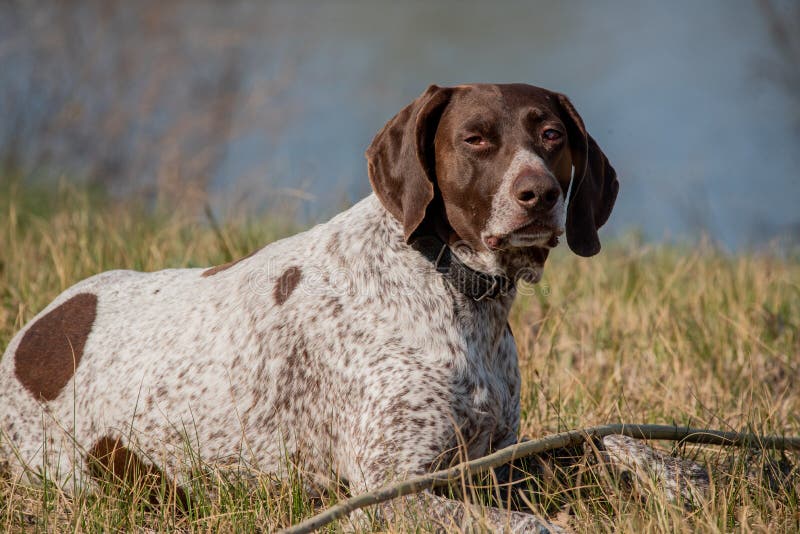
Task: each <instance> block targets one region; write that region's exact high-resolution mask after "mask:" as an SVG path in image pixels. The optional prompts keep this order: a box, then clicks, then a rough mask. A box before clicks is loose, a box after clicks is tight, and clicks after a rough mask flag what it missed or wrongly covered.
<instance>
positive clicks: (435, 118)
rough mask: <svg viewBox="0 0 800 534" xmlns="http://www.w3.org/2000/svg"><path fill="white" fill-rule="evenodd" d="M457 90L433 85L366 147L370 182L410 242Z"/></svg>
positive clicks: (430, 194)
mask: <svg viewBox="0 0 800 534" xmlns="http://www.w3.org/2000/svg"><path fill="white" fill-rule="evenodd" d="M452 93H453V90H452V89H451V88H441V87H437V86H435V85H431V86H430V87H428V89H427V90H426V91H425V92H424V93H423V94H422V95H421V96H420V97H419V98H417V99H416V100H414V101H413V102H412V103H411V104H409V105H408V106H406V107H405V108H403V110H402V111H400V113H398V114H397V115H395V116H394V117H393V118H392V119H391V120H390V121H389V122H387V123H386V126H384V127H383V128H382V129H381V131H380V132H378V135H376V136H375V139H373V141H372V144H371V145H370V146H369V148H368V149H367V153H366V156H367V166H368V169H369V181H370V183H371V184H372V189H373V190H374V191H375V194H376V195H377V196H378V199H379V200H380V201H381V204H383V206H384V207H385V208H386V209H387V210H388V211H389V213H391V214H392V215H393V216H394V217H395V218H396V219H397V220H398V221H400V222H401V223H402V225H403V233H404V234H405V239H406V242H408V241H409V240H410V239H411V236H412V234H413V233H414V231H415V230H416V229H417V227H419V225H420V224H421V223H422V220H423V219H424V218H425V210H426V209H427V208H428V204H430V202H431V200H433V196H434V187H433V184H434V182H435V180H436V171H435V169H436V164H435V161H434V147H433V140H434V137H435V136H436V128H437V127H438V126H439V119H440V118H441V116H442V112H444V109H445V107H447V104H448V102H449V101H450V96H451V95H452Z"/></svg>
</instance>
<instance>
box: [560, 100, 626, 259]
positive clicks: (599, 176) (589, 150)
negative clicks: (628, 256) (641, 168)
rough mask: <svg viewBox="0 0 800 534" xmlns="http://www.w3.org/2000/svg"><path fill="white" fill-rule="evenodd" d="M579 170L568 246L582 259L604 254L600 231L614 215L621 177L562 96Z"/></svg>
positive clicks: (574, 179)
mask: <svg viewBox="0 0 800 534" xmlns="http://www.w3.org/2000/svg"><path fill="white" fill-rule="evenodd" d="M558 103H559V104H560V106H561V110H562V118H563V119H564V122H565V125H566V127H567V138H568V139H569V145H570V150H571V151H572V164H573V166H574V168H575V170H574V173H573V177H572V187H571V189H570V194H569V206H568V207H567V243H568V244H569V248H571V249H572V251H573V252H575V254H578V255H579V256H586V257H588V256H594V255H595V254H597V253H598V252H600V239H599V238H598V237H597V230H598V229H599V228H600V227H601V226H603V225H604V224H605V222H606V221H607V220H608V217H609V215H611V209H612V208H613V207H614V201H615V200H616V198H617V191H618V190H619V182H617V173H616V171H614V168H613V167H612V166H611V164H610V163H609V162H608V158H606V155H605V154H603V151H602V150H600V147H599V146H597V143H596V142H595V140H594V139H592V136H591V135H589V134H588V133H586V128H585V127H584V125H583V120H582V119H581V116H580V115H578V112H577V111H575V108H574V107H573V105H572V102H570V101H569V99H568V98H567V97H566V96H564V95H561V94H560V95H558Z"/></svg>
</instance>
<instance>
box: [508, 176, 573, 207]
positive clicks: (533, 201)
mask: <svg viewBox="0 0 800 534" xmlns="http://www.w3.org/2000/svg"><path fill="white" fill-rule="evenodd" d="M511 192H512V194H513V195H514V198H515V199H516V201H517V203H518V204H519V205H520V206H522V207H523V208H525V209H527V210H535V211H550V210H551V209H553V206H555V205H556V202H558V197H559V195H560V194H561V192H560V191H559V189H558V187H557V186H556V184H554V183H553V180H552V179H551V178H550V177H548V176H536V175H531V174H527V173H526V174H521V175H520V176H518V177H517V179H516V180H514V184H513V185H512V190H511Z"/></svg>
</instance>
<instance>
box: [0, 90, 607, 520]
mask: <svg viewBox="0 0 800 534" xmlns="http://www.w3.org/2000/svg"><path fill="white" fill-rule="evenodd" d="M366 157H367V161H368V174H369V179H370V183H371V185H372V189H373V193H372V194H371V195H369V196H368V197H366V198H365V199H363V200H361V201H360V202H358V203H357V204H355V205H354V206H353V207H351V208H350V209H348V210H346V211H344V212H342V213H340V214H339V215H337V216H335V217H334V218H333V219H331V220H330V221H329V222H326V223H324V224H320V225H318V226H315V227H313V228H311V229H310V230H308V231H305V232H303V233H300V234H297V235H294V236H292V237H289V238H286V239H282V240H280V241H277V242H274V243H272V244H270V245H268V246H266V247H264V248H263V249H261V250H259V251H257V252H255V253H253V254H251V255H250V256H248V257H246V258H243V259H241V260H238V261H235V262H231V263H228V264H225V265H221V266H217V267H213V268H209V269H197V268H193V269H167V270H163V271H158V272H153V273H140V272H133V271H125V270H117V271H109V272H104V273H101V274H98V275H96V276H93V277H91V278H89V279H87V280H84V281H82V282H79V283H78V284H76V285H74V286H72V287H70V288H69V289H67V290H66V291H64V292H63V293H62V294H61V295H60V296H58V297H57V298H56V299H55V300H54V301H53V302H52V303H51V304H50V305H49V306H47V307H46V308H45V309H44V310H43V311H42V312H41V313H39V314H38V315H36V316H35V317H34V318H33V320H31V321H30V322H29V323H28V324H27V325H26V326H25V327H24V328H23V329H22V330H21V331H20V332H19V333H18V334H17V335H16V336H15V337H14V338H13V339H12V341H11V343H10V345H9V346H8V348H7V350H6V352H5V355H4V356H3V359H2V361H0V429H2V431H3V434H4V436H5V439H4V440H2V441H0V447H2V448H0V457H1V458H5V459H6V461H7V462H9V464H10V469H11V471H12V473H13V474H15V475H17V476H28V477H29V478H30V479H32V480H34V479H36V473H38V472H41V471H42V470H46V471H47V472H48V474H49V476H50V477H51V478H52V479H53V480H55V481H56V482H57V483H60V484H62V485H64V484H66V482H67V481H68V480H69V481H73V482H74V481H87V480H91V478H92V477H97V476H99V475H100V474H101V473H102V472H103V471H104V470H105V471H110V472H111V473H112V474H114V475H115V476H117V477H119V478H124V477H126V476H128V475H129V474H130V470H131V466H134V467H135V469H136V470H138V471H140V472H145V473H150V474H152V475H154V476H155V477H157V479H159V480H168V481H170V482H169V484H170V485H174V486H176V487H178V488H180V487H181V485H182V483H183V482H185V477H186V474H185V473H186V465H187V464H186V461H187V460H186V458H185V456H186V455H185V454H184V451H185V449H186V445H187V442H188V444H189V445H191V447H192V448H193V449H194V450H195V452H196V453H197V454H198V455H199V456H200V457H201V458H202V459H203V460H204V461H207V462H210V463H219V464H225V463H229V462H233V463H237V464H245V465H247V466H250V467H253V468H255V469H259V470H262V471H269V472H276V473H280V472H281V470H282V469H285V461H286V458H287V455H289V456H291V457H292V458H293V459H295V460H296V461H298V462H301V463H302V465H303V466H304V469H305V470H307V471H308V473H309V476H310V477H311V478H312V480H314V481H315V483H318V484H320V485H323V486H324V485H327V484H330V483H332V481H333V480H344V481H346V482H347V484H348V485H349V487H350V491H351V492H352V493H359V492H362V491H366V490H368V489H371V488H375V487H377V486H380V485H383V484H385V483H386V482H388V481H390V480H393V479H397V478H403V477H407V476H410V475H414V474H420V473H423V472H426V471H428V470H430V469H434V468H435V467H436V466H438V465H444V464H447V463H448V462H450V461H451V460H452V459H453V458H454V455H457V454H461V455H466V456H467V457H469V458H476V457H479V456H482V455H484V454H487V453H488V452H490V451H491V450H494V449H497V448H501V447H504V446H507V445H509V444H513V443H516V442H517V441H518V439H519V436H518V427H519V421H520V374H519V368H518V362H517V350H516V346H515V344H514V337H513V335H512V332H511V330H510V327H509V326H508V314H509V310H510V308H511V305H512V302H513V301H514V297H515V294H516V291H517V289H516V283H517V282H518V281H519V280H524V281H526V282H528V283H536V282H538V281H539V279H540V278H541V276H542V269H543V267H544V264H545V261H546V259H547V256H548V253H549V251H550V250H551V249H552V248H553V247H555V246H556V245H557V244H558V242H559V239H560V238H561V237H562V236H563V235H565V236H566V240H567V243H568V245H569V248H570V249H571V250H572V251H574V252H575V253H576V254H578V255H580V256H592V255H594V254H597V253H598V251H599V250H600V241H599V238H598V233H597V232H598V229H599V228H600V227H601V226H603V224H604V223H605V222H606V221H607V219H608V218H609V215H610V214H611V211H612V208H613V206H614V203H615V199H616V196H617V191H618V187H619V186H618V181H617V177H616V172H615V171H614V169H613V167H612V166H611V164H610V163H609V161H608V159H607V158H606V156H605V155H604V153H603V151H602V150H601V149H600V147H599V146H598V144H597V143H596V142H595V140H594V139H593V138H592V137H591V136H590V135H589V134H588V133H587V131H586V128H585V126H584V124H583V121H582V119H581V117H580V115H579V114H578V113H577V111H576V110H575V108H574V107H573V105H572V104H571V102H570V101H569V99H568V98H567V97H566V96H564V95H562V94H559V93H556V92H551V91H549V90H546V89H542V88H538V87H533V86H530V85H524V84H509V85H489V84H474V85H462V86H457V87H438V86H435V85H433V86H431V87H429V88H428V89H427V90H426V91H425V92H424V93H423V94H422V95H421V96H419V97H418V98H417V99H416V100H414V101H413V102H412V103H411V104H409V105H408V106H406V107H405V108H404V109H402V110H401V111H400V112H399V113H398V114H397V115H396V116H394V117H393V118H392V119H391V120H390V121H389V122H388V123H387V124H386V125H385V126H384V127H383V129H382V130H381V131H380V132H379V133H378V134H377V135H376V137H375V138H374V140H373V141H372V144H371V145H370V146H369V148H368V150H367V152H366ZM567 197H569V198H567ZM459 451H460V452H459ZM87 475H88V476H87ZM73 482H71V483H73ZM84 483H85V482H84ZM181 491H183V490H181ZM182 495H183V494H182ZM421 498H424V499H427V501H426V502H427V503H428V505H427V508H428V509H429V511H430V514H431V515H432V517H434V519H435V518H436V517H437V514H439V515H440V516H441V517H442V518H443V517H444V516H445V515H446V514H450V515H453V516H455V517H464V514H465V511H464V506H465V505H464V504H463V503H461V502H459V501H455V500H449V499H446V498H444V497H440V496H435V495H425V496H424V497H421ZM387 513H388V512H387ZM487 518H488V520H489V521H490V522H494V524H495V525H506V526H507V527H508V528H509V529H510V530H513V531H525V530H527V529H548V528H552V529H554V530H555V528H554V527H552V525H548V524H547V523H546V522H545V521H544V520H541V519H539V518H536V517H534V516H533V515H530V514H525V513H519V512H507V511H504V510H501V509H489V510H488V512H487ZM498 528H499V527H498Z"/></svg>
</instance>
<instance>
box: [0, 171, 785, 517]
mask: <svg viewBox="0 0 800 534" xmlns="http://www.w3.org/2000/svg"><path fill="white" fill-rule="evenodd" d="M100 200H102V197H101V196H100V195H93V194H89V193H86V192H82V191H75V190H72V189H70V188H69V187H66V186H61V187H60V188H59V189H58V190H57V191H39V192H37V191H35V190H31V189H25V190H21V189H14V188H13V187H6V188H4V189H2V190H0V303H1V304H0V347H5V345H6V344H7V342H8V341H9V340H10V338H11V336H12V335H13V333H14V332H15V331H16V330H17V329H19V328H20V327H21V326H22V325H23V324H24V323H25V322H26V321H27V320H29V319H30V318H31V317H32V316H33V315H34V314H35V313H36V312H37V311H38V310H40V309H41V308H42V307H44V306H45V305H46V304H47V303H48V302H49V301H50V300H51V299H52V298H53V297H55V296H56V295H57V294H58V293H59V292H60V291H62V290H63V289H65V288H66V287H68V286H70V285H71V284H73V283H74V282H76V281H78V280H80V279H82V278H84V277H87V276H89V275H91V274H94V273H97V272H99V271H103V270H106V269H111V268H120V267H124V268H132V269H139V270H156V269H160V268H164V267H179V266H199V265H210V264H215V263H220V262H223V261H226V260H227V259H229V258H228V257H227V255H228V254H232V255H234V256H238V255H244V254H246V253H248V252H250V251H251V250H253V249H255V248H257V247H258V246H260V245H262V244H263V243H265V242H268V241H270V240H273V239H275V238H277V237H279V236H281V235H285V234H287V233H291V232H292V231H293V228H292V225H290V224H284V223H282V222H279V221H277V220H276V219H275V218H272V219H263V220H260V221H253V220H250V221H247V220H245V219H242V220H233V221H229V222H228V223H227V224H226V225H225V226H224V227H223V228H222V229H221V233H217V232H215V231H214V230H213V229H212V228H210V227H209V225H207V224H205V222H204V221H198V220H197V219H195V218H194V217H190V216H183V215H181V214H180V213H171V214H168V215H166V214H152V213H146V212H145V211H143V210H141V209H139V208H137V207H135V206H134V207H132V206H126V205H121V204H114V203H108V202H100ZM530 289H531V291H529V292H528V293H530V294H528V295H525V296H523V297H522V298H520V299H519V302H518V303H517V305H516V306H515V308H514V310H513V316H512V320H511V325H512V328H513V330H514V332H515V335H516V338H517V342H518V345H519V348H520V358H521V368H522V374H523V378H524V386H523V392H522V406H523V413H522V431H523V433H524V434H527V435H530V436H540V435H543V434H547V433H552V432H555V431H558V430H563V429H567V428H577V427H583V426H589V425H595V424H601V423H606V422H619V421H626V422H662V423H663V422H666V423H670V422H676V423H679V424H691V425H692V426H707V427H713V428H720V429H726V430H729V429H733V430H742V429H746V430H753V431H756V432H761V433H776V434H786V435H797V434H800V420H798V414H800V388H798V377H799V376H800V375H798V366H800V359H799V358H798V357H799V356H800V255H798V253H797V251H791V252H787V251H781V250H772V251H768V252H761V253H758V254H748V253H743V254H738V255H727V254H724V253H721V252H720V251H718V250H716V249H715V248H714V247H713V246H711V245H709V244H701V245H698V246H695V247H685V248H683V247H678V246H668V245H647V244H642V243H639V242H637V241H636V240H635V239H632V238H631V239H627V240H623V241H620V242H617V243H612V244H608V245H606V247H605V248H604V251H603V253H602V254H601V255H600V256H599V257H596V258H593V259H589V260H584V259H579V258H576V257H575V256H572V255H570V254H568V253H567V251H566V250H561V251H559V253H558V254H556V255H555V257H553V258H552V260H551V261H550V263H549V265H548V268H547V270H546V274H545V278H544V280H543V283H542V284H541V285H539V286H536V287H535V288H530ZM665 446H667V447H670V446H671V445H670V444H665ZM677 450H678V452H681V453H682V454H695V453H697V454H703V455H706V456H709V455H710V456H712V457H713V456H719V455H723V456H726V457H727V455H731V457H732V458H734V460H735V462H734V465H735V466H740V469H739V471H736V469H734V473H733V475H732V476H731V477H729V478H725V479H718V480H716V481H715V484H714V485H715V491H714V495H713V497H712V499H711V500H710V502H709V503H708V504H707V505H706V506H703V507H701V508H700V509H696V510H691V511H686V510H684V508H683V507H682V506H678V505H674V504H670V503H669V502H667V500H666V499H664V498H663V497H662V496H661V495H659V493H658V492H656V493H655V494H653V495H652V496H650V497H649V498H646V499H639V498H631V496H629V495H627V493H628V492H627V491H625V490H624V488H621V487H620V484H619V483H618V481H615V480H613V479H611V478H609V477H607V476H604V475H603V473H602V472H596V471H592V472H587V474H586V476H585V477H584V478H582V479H581V480H580V481H579V485H580V487H579V488H578V487H574V486H573V487H565V486H559V485H557V484H553V485H552V486H551V487H548V488H547V489H545V490H544V494H543V495H540V496H539V497H540V498H539V500H538V501H537V502H536V503H535V504H534V505H533V506H534V507H535V508H536V509H537V511H538V512H540V513H544V512H546V511H547V512H554V511H558V510H559V509H560V510H561V514H560V515H561V518H562V519H563V518H566V520H567V521H568V522H569V524H570V525H571V526H572V527H573V528H575V529H576V530H578V531H585V532H596V531H614V532H618V531H622V532H641V531H648V532H649V531H655V532H674V531H691V532H694V531H701V532H720V531H742V532H750V531H758V532H795V531H798V530H799V529H800V504H799V503H798V499H797V495H798V489H800V488H797V487H796V486H789V487H782V488H779V489H772V490H770V489H767V488H765V487H763V486H761V485H759V484H755V483H753V482H752V481H748V480H747V478H746V477H745V476H744V474H743V473H744V471H745V470H746V469H747V468H748V467H749V466H748V465H747V461H746V460H747V458H748V456H747V455H746V454H743V453H741V451H731V452H726V451H723V452H721V453H717V452H716V450H715V449H703V450H700V449H694V448H693V449H690V448H688V447H679V448H678V449H677ZM736 462H738V463H736ZM737 472H738V474H737ZM195 485H197V486H198V489H202V490H203V491H201V492H198V494H199V495H202V496H203V497H202V498H200V499H199V500H198V501H197V502H195V503H193V506H192V508H191V510H190V511H189V513H188V514H176V513H175V510H174V509H173V508H170V507H164V508H161V509H159V510H149V509H148V508H147V507H146V506H145V504H144V503H145V501H146V499H145V498H144V497H143V496H142V495H136V494H133V495H131V494H130V493H123V494H120V493H119V492H117V491H115V490H114V488H113V487H112V485H110V484H109V485H106V486H105V487H103V488H102V489H101V491H99V492H95V493H91V494H90V493H87V494H78V495H76V496H73V497H70V496H67V495H65V494H63V493H61V492H60V491H57V490H56V489H55V488H53V487H52V486H48V485H45V486H44V487H43V488H38V489H30V488H23V487H20V486H17V485H14V484H13V483H11V482H10V481H0V530H3V531H64V530H72V531H76V532H84V531H116V530H124V531H129V530H147V529H153V530H172V529H181V530H183V529H188V530H192V531H200V532H202V531H239V530H245V531H252V530H257V529H263V530H272V529H274V528H277V527H280V526H285V525H288V524H290V523H293V522H296V521H297V520H298V519H299V518H301V517H306V516H308V515H310V514H312V513H313V511H314V508H315V507H316V506H319V505H320V502H318V501H314V500H312V499H310V498H309V497H308V496H307V495H306V494H305V493H304V492H303V490H302V483H301V474H299V473H296V472H295V473H294V474H293V476H292V477H290V479H289V480H288V481H285V480H284V481H277V480H275V479H273V478H270V477H268V476H262V477H257V478H256V479H245V478H242V477H237V476H231V475H230V474H225V473H221V472H219V471H214V470H209V469H205V468H199V469H198V472H197V477H196V480H195ZM334 499H335V496H334V497H326V500H325V501H324V502H323V504H326V503H328V502H332V500H334ZM410 529H420V530H423V531H425V530H426V529H427V527H426V526H425V523H424V522H423V521H420V522H419V523H418V524H408V523H405V524H403V525H398V526H395V527H394V528H393V530H398V531H405V530H410Z"/></svg>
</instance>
